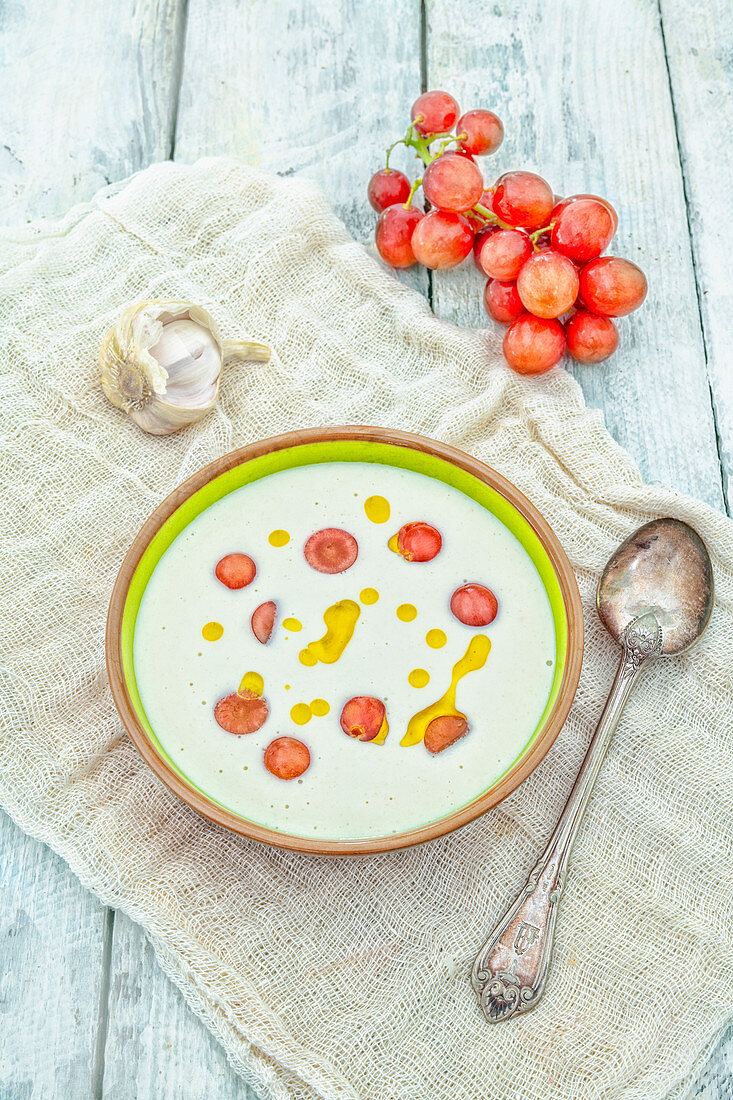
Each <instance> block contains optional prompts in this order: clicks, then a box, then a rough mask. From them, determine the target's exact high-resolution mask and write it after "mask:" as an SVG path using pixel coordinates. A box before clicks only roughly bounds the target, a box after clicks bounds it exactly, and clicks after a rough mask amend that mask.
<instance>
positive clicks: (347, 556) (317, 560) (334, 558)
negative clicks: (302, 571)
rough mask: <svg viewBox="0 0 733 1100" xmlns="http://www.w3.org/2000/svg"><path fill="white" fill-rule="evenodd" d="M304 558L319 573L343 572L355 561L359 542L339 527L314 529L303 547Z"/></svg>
mask: <svg viewBox="0 0 733 1100" xmlns="http://www.w3.org/2000/svg"><path fill="white" fill-rule="evenodd" d="M303 553H304V554H305V560H306V561H307V562H308V565H310V566H311V568H313V569H315V570H317V571H318V572H319V573H344V572H345V571H346V570H347V569H350V568H351V566H352V565H353V564H354V562H355V561H356V558H357V555H358V553H359V544H358V543H357V541H356V539H355V538H354V536H353V535H350V534H349V532H348V531H342V530H341V528H340V527H324V528H323V530H322V531H315V532H314V534H312V535H311V537H310V538H309V539H308V541H307V542H306V544H305V546H304V547H303Z"/></svg>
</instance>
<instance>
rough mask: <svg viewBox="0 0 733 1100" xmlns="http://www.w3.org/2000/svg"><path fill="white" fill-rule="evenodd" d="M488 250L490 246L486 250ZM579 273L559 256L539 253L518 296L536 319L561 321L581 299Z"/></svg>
mask: <svg viewBox="0 0 733 1100" xmlns="http://www.w3.org/2000/svg"><path fill="white" fill-rule="evenodd" d="M484 247H486V246H484ZM578 286H579V280H578V272H577V270H576V267H575V264H574V263H573V261H572V260H569V259H568V258H567V256H562V255H561V254H560V253H559V252H553V251H552V250H550V251H548V252H535V254H534V256H530V258H529V259H528V260H527V262H526V263H525V265H524V267H523V268H522V270H521V271H520V272H519V277H518V278H517V292H518V294H519V297H520V298H521V299H522V301H523V303H524V307H525V309H527V310H529V312H530V313H533V314H534V315H535V317H559V316H560V314H561V313H567V311H568V310H569V309H570V307H571V306H572V305H573V303H574V301H575V299H576V298H577V297H578Z"/></svg>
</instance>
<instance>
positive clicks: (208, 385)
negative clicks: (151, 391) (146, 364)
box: [150, 317, 222, 408]
mask: <svg viewBox="0 0 733 1100" xmlns="http://www.w3.org/2000/svg"><path fill="white" fill-rule="evenodd" d="M150 354H151V355H152V356H153V358H154V359H155V360H156V361H157V362H158V363H160V365H161V366H162V367H163V368H164V369H165V370H166V371H167V373H168V384H167V386H166V390H165V401H166V403H167V404H171V405H191V406H193V407H199V408H203V407H207V406H208V405H209V404H210V403H211V401H212V400H213V399H214V398H215V397H216V389H217V382H218V381H219V375H220V373H221V363H222V354H221V349H220V347H219V344H218V343H217V341H216V340H215V339H214V337H213V336H212V334H211V333H210V332H209V331H208V330H207V329H205V328H203V326H202V325H200V324H199V323H198V322H197V321H192V320H191V318H190V317H179V318H177V319H176V320H175V321H169V322H168V324H166V325H163V327H162V331H161V334H160V337H159V339H158V340H157V342H156V343H155V344H153V346H152V347H151V348H150Z"/></svg>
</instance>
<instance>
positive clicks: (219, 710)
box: [214, 691, 270, 737]
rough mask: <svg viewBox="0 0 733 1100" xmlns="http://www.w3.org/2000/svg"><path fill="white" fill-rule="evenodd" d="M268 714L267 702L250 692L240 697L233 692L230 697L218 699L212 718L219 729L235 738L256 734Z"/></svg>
mask: <svg viewBox="0 0 733 1100" xmlns="http://www.w3.org/2000/svg"><path fill="white" fill-rule="evenodd" d="M269 713H270V710H269V707H268V705H267V701H266V700H265V699H263V698H262V697H261V696H259V695H254V694H253V693H252V692H250V691H245V692H243V693H242V694H241V695H239V694H238V692H236V691H233V692H232V693H231V695H225V696H224V698H223V699H220V700H219V702H218V703H217V704H216V706H215V707H214V718H215V719H216V721H217V722H218V724H219V725H220V726H221V728H222V729H223V730H226V731H227V733H233V734H236V736H237V737H241V736H242V735H243V734H246V733H256V732H257V730H258V729H260V728H261V727H262V726H264V724H265V722H266V720H267V716H268V714H269Z"/></svg>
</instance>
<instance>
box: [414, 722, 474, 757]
mask: <svg viewBox="0 0 733 1100" xmlns="http://www.w3.org/2000/svg"><path fill="white" fill-rule="evenodd" d="M468 728H469V727H468V721H467V719H466V717H465V715H463V714H441V715H440V716H439V717H438V718H433V720H432V722H431V723H430V725H429V726H428V728H427V729H426V730H425V748H426V749H427V750H428V752H431V753H433V755H435V753H438V752H442V751H443V749H447V748H450V746H451V745H455V743H456V741H460V739H461V738H462V737H465V736H466V734H467V733H468Z"/></svg>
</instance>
